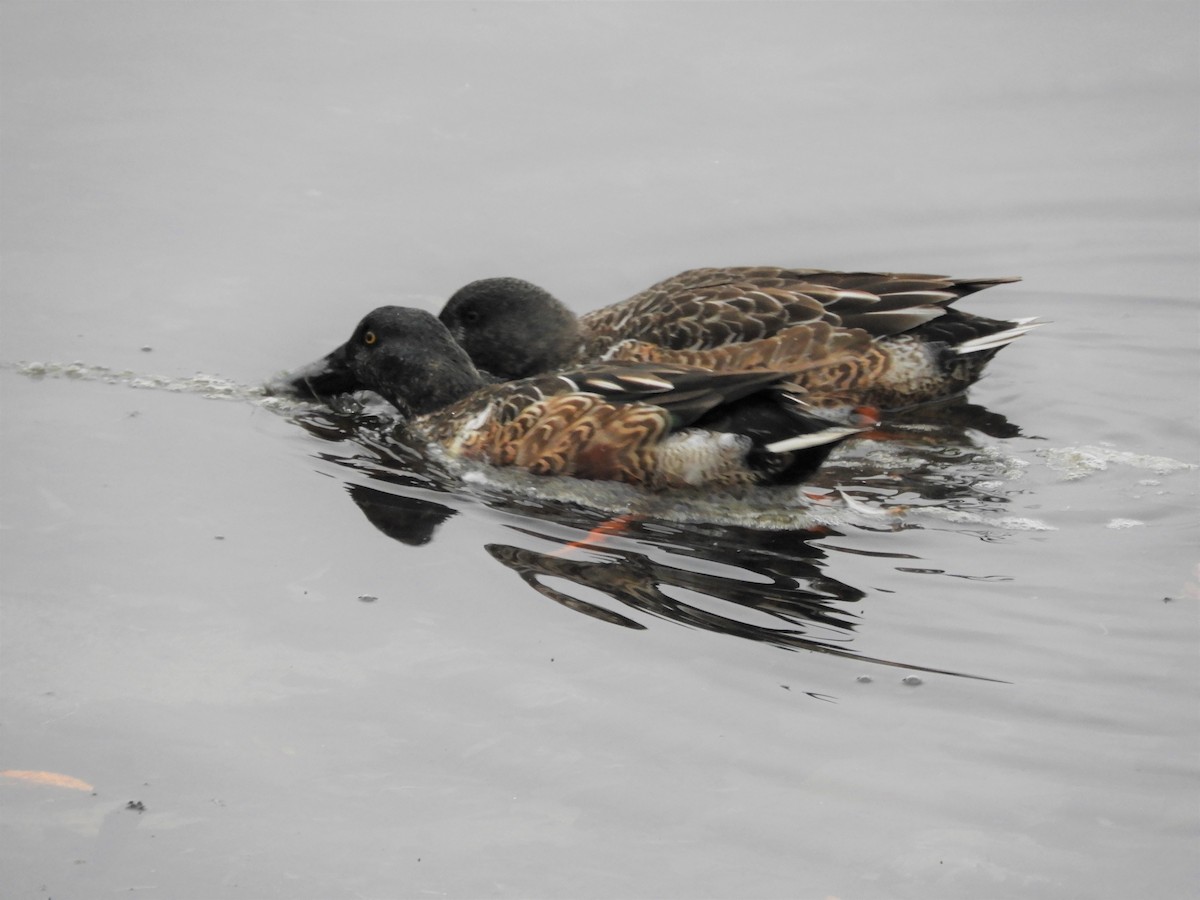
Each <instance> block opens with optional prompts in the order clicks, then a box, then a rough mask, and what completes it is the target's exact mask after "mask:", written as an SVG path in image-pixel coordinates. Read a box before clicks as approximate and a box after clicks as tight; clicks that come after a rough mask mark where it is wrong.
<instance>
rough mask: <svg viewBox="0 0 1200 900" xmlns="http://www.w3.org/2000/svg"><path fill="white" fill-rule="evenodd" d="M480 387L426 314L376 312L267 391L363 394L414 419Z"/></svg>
mask: <svg viewBox="0 0 1200 900" xmlns="http://www.w3.org/2000/svg"><path fill="white" fill-rule="evenodd" d="M484 383H485V382H484V379H483V377H482V376H481V375H480V374H479V371H478V370H477V369H476V368H475V366H474V365H473V364H472V362H471V359H470V357H468V356H467V353H466V351H465V350H463V349H462V348H461V347H460V346H458V344H456V343H455V342H454V339H453V338H452V337H451V336H450V332H449V331H447V330H446V327H445V326H444V325H443V324H442V323H441V322H439V321H438V320H437V318H435V317H434V316H433V315H432V314H431V313H428V312H426V311H424V310H420V309H408V308H406V307H402V306H381V307H379V308H378V309H376V310H373V311H372V312H371V313H369V314H368V315H367V316H365V317H364V318H363V320H362V321H361V322H359V323H358V327H357V328H355V329H354V334H352V335H351V336H350V340H348V341H346V343H344V344H342V346H340V347H338V348H337V349H336V350H334V351H333V352H332V353H330V354H328V355H327V356H325V357H324V358H322V359H319V360H317V361H316V362H314V363H312V364H310V365H307V366H305V367H303V368H302V369H297V370H296V371H295V372H292V373H290V374H288V375H286V376H285V377H284V378H282V379H281V380H279V381H277V382H275V383H274V384H272V385H271V389H273V390H275V391H277V392H280V393H291V394H295V395H299V396H302V397H310V398H314V399H324V398H327V397H330V396H332V395H335V394H346V393H351V392H353V391H361V390H369V391H374V392H375V393H377V394H379V395H380V396H382V397H383V398H384V399H385V400H387V401H388V402H389V403H391V404H392V405H393V406H395V407H396V408H397V409H398V410H400V412H402V413H404V414H405V415H406V416H417V415H423V414H425V413H429V412H433V411H434V410H437V409H441V408H442V407H443V406H447V405H449V404H451V403H453V402H454V401H455V400H458V399H459V398H461V397H464V396H466V395H467V394H469V393H471V392H472V391H474V390H478V389H479V388H480V387H482V386H483V385H484Z"/></svg>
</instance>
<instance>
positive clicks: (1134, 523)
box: [1104, 519, 1146, 528]
mask: <svg viewBox="0 0 1200 900" xmlns="http://www.w3.org/2000/svg"><path fill="white" fill-rule="evenodd" d="M1145 524H1146V523H1145V522H1139V521H1138V520H1137V519H1112V520H1111V521H1110V522H1109V523H1108V524H1107V525H1105V526H1104V527H1105V528H1137V527H1139V526H1142V525H1145Z"/></svg>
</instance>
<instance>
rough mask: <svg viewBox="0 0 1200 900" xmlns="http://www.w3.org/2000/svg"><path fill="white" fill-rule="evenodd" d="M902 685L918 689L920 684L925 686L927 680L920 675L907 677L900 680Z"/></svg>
mask: <svg viewBox="0 0 1200 900" xmlns="http://www.w3.org/2000/svg"><path fill="white" fill-rule="evenodd" d="M900 682H901V683H902V684H907V685H908V686H909V687H916V686H917V685H919V684H924V683H925V680H924V679H923V678H921V677H920V676H919V675H905V676H904V677H903V678H901V679H900Z"/></svg>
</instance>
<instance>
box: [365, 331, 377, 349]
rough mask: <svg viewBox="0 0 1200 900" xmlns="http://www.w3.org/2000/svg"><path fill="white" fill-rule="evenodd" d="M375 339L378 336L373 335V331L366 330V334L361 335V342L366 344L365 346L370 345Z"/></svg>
mask: <svg viewBox="0 0 1200 900" xmlns="http://www.w3.org/2000/svg"><path fill="white" fill-rule="evenodd" d="M377 340H379V338H377V337H375V332H373V331H368V332H367V333H366V334H364V335H363V343H364V344H366V345H367V346H370V345H371V344H373V343H375V342H376V341H377Z"/></svg>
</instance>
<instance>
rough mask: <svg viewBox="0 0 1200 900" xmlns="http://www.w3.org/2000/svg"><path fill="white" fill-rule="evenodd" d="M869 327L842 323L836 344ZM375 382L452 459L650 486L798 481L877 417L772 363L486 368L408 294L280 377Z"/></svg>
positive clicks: (300, 387)
mask: <svg viewBox="0 0 1200 900" xmlns="http://www.w3.org/2000/svg"><path fill="white" fill-rule="evenodd" d="M814 327H816V328H821V327H827V326H823V325H822V323H817V324H816V325H815V326H814ZM869 340H870V338H869V336H868V335H866V333H865V332H863V333H862V335H861V336H853V335H851V336H848V337H844V338H843V339H842V340H841V341H840V342H834V343H835V344H836V346H837V348H838V349H837V350H836V351H831V354H833V355H836V354H842V355H846V356H849V355H853V354H854V353H857V352H860V351H861V350H862V349H863V347H862V346H861V345H862V344H863V343H866V342H869ZM364 389H365V390H370V391H373V392H375V393H376V394H378V395H379V396H381V397H382V398H383V399H385V400H386V401H387V402H388V403H390V404H391V405H392V406H393V407H395V409H396V410H397V412H398V414H399V417H400V419H401V420H402V424H403V427H406V428H407V429H408V430H409V432H410V433H412V434H415V435H416V436H417V437H418V438H419V439H422V440H424V441H426V442H428V443H429V444H430V445H431V446H433V447H436V448H438V449H439V450H440V451H442V452H443V453H444V454H445V455H446V456H448V457H450V458H452V459H462V460H467V461H473V462H479V463H484V464H487V465H491V466H497V467H515V468H517V469H521V470H524V471H526V472H529V473H531V474H533V475H545V476H554V475H561V476H570V477H574V478H578V479H585V480H595V481H615V482H622V483H626V484H631V485H636V486H639V487H643V488H647V489H649V490H652V491H663V490H671V489H688V488H713V487H731V488H733V487H738V486H753V485H790V484H799V483H801V482H803V481H804V480H805V479H807V478H808V477H809V476H810V475H812V473H813V472H815V471H816V470H817V468H818V467H819V466H820V465H821V463H822V462H823V461H824V460H825V458H826V457H827V456H828V455H829V453H830V451H832V450H833V448H834V447H836V446H837V445H838V444H840V443H841V442H842V441H844V440H846V439H847V438H849V437H851V436H852V435H855V434H858V433H859V432H861V431H863V430H865V428H866V427H867V424H868V423H867V422H866V421H860V422H851V423H846V422H838V421H834V420H831V419H829V418H827V417H825V416H823V415H821V414H819V413H818V412H816V411H814V410H813V409H812V408H811V405H810V404H809V403H808V401H807V397H806V395H805V394H804V393H803V392H801V391H799V390H797V389H795V388H794V386H793V385H792V383H791V376H790V374H789V373H786V372H778V371H772V370H769V369H764V368H760V369H756V370H741V371H727V372H715V371H713V370H711V369H706V368H702V367H698V366H689V365H684V364H679V363H658V362H654V363H648V362H636V361H615V362H603V363H593V364H590V365H585V366H580V367H577V368H574V369H570V368H568V369H562V370H558V371H555V372H553V373H543V374H540V375H533V376H530V377H528V378H522V379H514V380H511V381H505V382H494V381H489V380H488V379H487V378H486V377H485V376H484V375H483V374H482V373H480V372H479V370H478V369H477V368H476V366H475V365H474V363H473V362H472V361H471V358H470V357H469V356H468V354H467V353H466V351H465V350H464V349H463V348H462V347H461V346H460V345H459V344H458V343H457V342H456V341H455V340H454V338H453V337H452V335H451V334H450V331H449V330H448V329H447V328H446V326H445V325H444V324H443V323H442V322H441V321H440V320H439V319H438V318H437V317H436V316H434V315H433V314H432V313H431V312H428V311H426V310H420V309H411V308H406V307H399V306H384V307H380V308H378V309H376V310H374V311H372V312H371V313H369V314H368V315H367V316H366V317H365V318H363V319H362V321H361V322H360V323H359V324H358V326H357V327H356V328H355V330H354V333H353V334H352V335H351V337H350V339H349V340H348V341H347V342H346V343H344V344H342V345H341V346H339V347H338V348H337V349H335V350H334V351H333V352H331V353H329V354H328V355H326V356H325V357H324V358H322V359H320V360H318V361H316V362H315V363H313V364H310V365H308V366H305V367H303V368H301V369H299V370H296V371H294V372H292V373H291V374H289V375H286V376H284V377H282V378H280V379H277V380H276V381H275V382H274V383H272V384H271V385H270V386H269V390H270V392H271V393H275V394H279V393H290V394H292V395H296V396H301V397H308V398H315V399H327V398H328V397H329V395H331V394H336V393H340V392H345V391H357V390H364ZM865 418H867V417H864V419H865Z"/></svg>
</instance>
